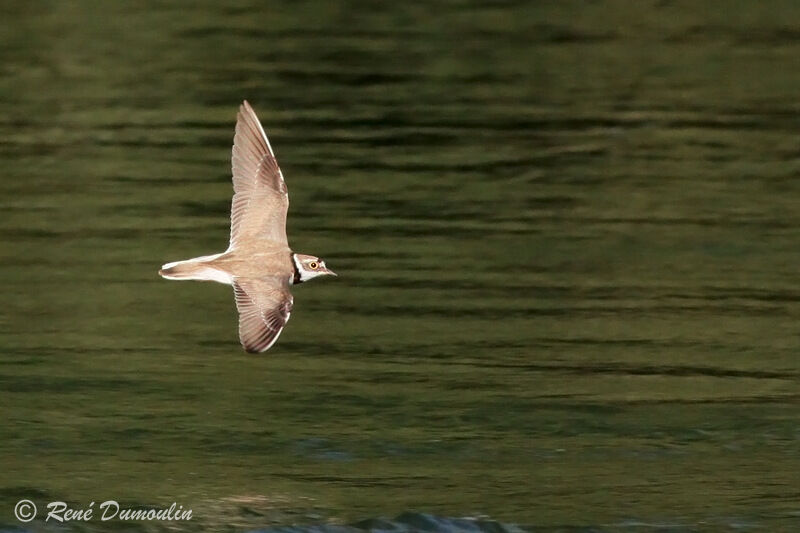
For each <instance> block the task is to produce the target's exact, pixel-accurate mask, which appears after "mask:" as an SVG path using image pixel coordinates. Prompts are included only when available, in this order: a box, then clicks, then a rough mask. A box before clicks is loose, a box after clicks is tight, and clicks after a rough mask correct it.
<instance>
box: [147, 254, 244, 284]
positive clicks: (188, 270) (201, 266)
mask: <svg viewBox="0 0 800 533" xmlns="http://www.w3.org/2000/svg"><path fill="white" fill-rule="evenodd" d="M221 255H223V254H216V255H204V256H203V257H195V258H194V259H187V260H186V261H175V262H174V263H167V264H166V265H164V266H162V267H161V270H159V271H158V273H159V274H161V277H162V278H166V279H177V280H182V279H194V280H198V281H216V282H218V283H225V284H226V285H230V284H231V282H233V277H232V276H231V274H229V273H228V272H226V271H225V270H220V269H219V268H217V266H216V265H215V264H214V259H216V258H218V257H219V256H221Z"/></svg>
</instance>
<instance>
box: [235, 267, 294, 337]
mask: <svg viewBox="0 0 800 533" xmlns="http://www.w3.org/2000/svg"><path fill="white" fill-rule="evenodd" d="M233 294H234V297H235V298H236V309H237V310H238V311H239V340H240V341H241V343H242V346H243V347H244V349H245V350H247V351H248V352H266V351H267V350H269V349H270V348H271V347H272V345H273V344H275V341H277V340H278V336H279V335H280V334H281V331H283V327H284V326H285V325H286V322H288V321H289V316H290V315H291V314H292V303H293V302H294V299H293V298H292V294H291V293H290V292H289V286H288V282H286V281H283V282H281V281H280V279H278V278H272V279H267V280H262V279H235V280H234V281H233Z"/></svg>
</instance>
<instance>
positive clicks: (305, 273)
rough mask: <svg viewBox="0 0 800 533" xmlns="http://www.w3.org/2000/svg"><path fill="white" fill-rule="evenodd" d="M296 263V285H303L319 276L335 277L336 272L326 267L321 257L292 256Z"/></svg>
mask: <svg viewBox="0 0 800 533" xmlns="http://www.w3.org/2000/svg"><path fill="white" fill-rule="evenodd" d="M292 261H293V262H294V281H293V282H294V283H303V282H304V281H308V280H310V279H313V278H316V277H317V276H335V275H336V272H334V271H333V270H330V269H329V268H328V267H326V266H325V261H323V260H322V259H320V258H319V257H314V256H313V255H305V254H292Z"/></svg>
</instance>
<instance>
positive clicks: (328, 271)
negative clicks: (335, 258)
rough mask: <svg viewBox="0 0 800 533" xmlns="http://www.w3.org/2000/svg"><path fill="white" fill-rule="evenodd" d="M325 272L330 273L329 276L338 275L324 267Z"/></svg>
mask: <svg viewBox="0 0 800 533" xmlns="http://www.w3.org/2000/svg"><path fill="white" fill-rule="evenodd" d="M325 273H326V274H330V275H331V276H337V277H338V276H339V274H337V273H336V272H334V271H333V270H331V269H330V268H327V267H326V268H325Z"/></svg>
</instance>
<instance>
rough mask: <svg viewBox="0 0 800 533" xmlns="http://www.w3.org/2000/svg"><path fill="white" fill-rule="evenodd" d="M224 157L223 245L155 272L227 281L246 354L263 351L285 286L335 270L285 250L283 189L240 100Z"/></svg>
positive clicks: (281, 321) (283, 306) (265, 143)
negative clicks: (228, 176)
mask: <svg viewBox="0 0 800 533" xmlns="http://www.w3.org/2000/svg"><path fill="white" fill-rule="evenodd" d="M231 156H232V157H231V167H232V171H233V190H234V195H233V200H232V202H231V237H230V243H229V245H228V249H227V250H226V251H225V252H223V253H221V254H216V255H211V256H203V257H197V258H195V259H189V260H187V261H177V262H174V263H168V264H166V265H164V266H163V267H162V268H161V270H160V271H159V274H161V276H163V277H164V278H167V279H175V280H188V279H192V280H204V281H217V282H220V283H226V284H230V285H232V286H233V290H234V297H235V299H236V308H237V310H238V311H239V340H240V341H241V343H242V346H243V347H244V349H245V350H247V351H248V352H263V351H266V350H268V349H269V348H270V347H271V346H272V345H273V344H274V343H275V341H277V339H278V336H279V335H280V333H281V331H282V330H283V328H284V326H285V325H286V322H287V321H288V320H289V316H290V315H291V311H292V304H293V302H294V299H293V298H292V294H291V292H290V291H289V286H290V285H291V284H294V283H301V282H303V281H307V280H308V279H311V278H313V277H317V276H319V275H325V274H328V275H335V274H334V273H333V272H332V271H331V270H329V269H327V268H326V267H325V263H324V261H322V260H320V259H319V258H317V257H314V256H310V255H302V254H295V253H293V252H292V250H291V248H289V242H288V239H287V237H286V214H287V211H288V209H289V192H288V189H287V187H286V182H285V181H284V179H283V173H282V172H281V170H280V167H279V166H278V162H277V160H276V159H275V154H274V153H273V151H272V147H271V146H270V144H269V140H268V139H267V135H266V133H264V129H263V128H262V127H261V124H260V123H259V121H258V117H257V116H256V114H255V112H254V111H253V108H252V107H250V104H249V103H247V101H246V100H245V101H244V103H242V106H241V107H240V108H239V114H238V116H237V121H236V134H235V136H234V139H233V150H232V153H231Z"/></svg>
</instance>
